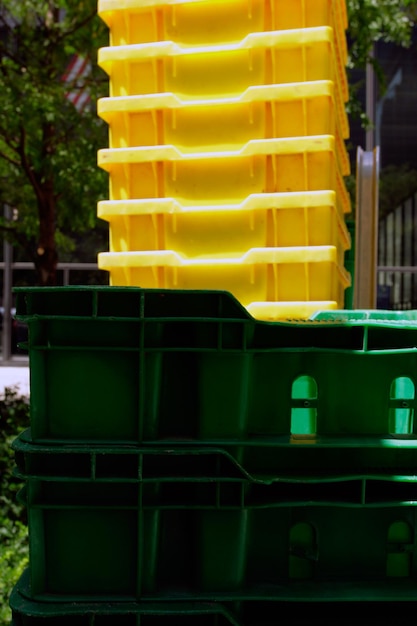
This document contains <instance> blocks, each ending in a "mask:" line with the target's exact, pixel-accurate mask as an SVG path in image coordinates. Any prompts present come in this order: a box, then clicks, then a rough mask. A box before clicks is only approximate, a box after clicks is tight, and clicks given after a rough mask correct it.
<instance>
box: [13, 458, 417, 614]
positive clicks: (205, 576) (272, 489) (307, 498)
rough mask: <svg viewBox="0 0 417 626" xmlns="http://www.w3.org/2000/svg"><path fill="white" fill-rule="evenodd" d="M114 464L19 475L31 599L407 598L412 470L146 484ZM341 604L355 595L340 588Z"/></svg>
mask: <svg viewBox="0 0 417 626" xmlns="http://www.w3.org/2000/svg"><path fill="white" fill-rule="evenodd" d="M106 461H107V463H106ZM112 461H114V458H113V459H106V458H105V455H102V458H101V461H100V463H101V467H102V468H103V467H104V466H106V465H107V467H108V469H109V470H110V472H111V474H112V475H111V477H106V476H104V477H103V476H95V477H94V478H93V479H90V480H84V481H80V480H79V479H77V480H69V479H67V480H65V478H61V480H60V481H59V482H58V481H53V480H52V481H51V480H46V481H45V480H42V479H38V478H33V477H31V476H29V477H27V479H26V487H25V488H24V490H23V492H21V496H20V497H21V499H22V500H23V501H25V502H26V505H27V515H28V526H29V543H30V546H29V548H30V562H31V568H30V583H31V591H30V594H31V597H32V598H34V599H38V600H43V601H48V600H49V601H54V602H57V601H68V600H73V601H94V600H100V599H102V600H104V599H105V600H106V601H107V602H108V601H116V600H122V599H124V600H135V599H137V600H139V599H147V600H156V601H159V602H163V601H172V600H183V601H190V600H196V601H204V600H206V601H214V600H217V601H226V602H227V601H229V602H230V601H238V600H241V599H242V600H263V599H265V592H266V590H268V593H269V594H270V596H271V597H272V598H274V599H275V600H288V599H289V597H291V596H292V597H293V598H294V599H295V597H296V596H298V600H300V601H304V600H312V599H313V597H314V596H312V595H311V594H312V592H313V589H315V590H316V591H317V590H318V589H319V588H320V583H321V582H326V586H328V593H329V595H330V597H331V596H332V595H333V594H337V593H340V589H341V586H342V585H343V584H345V585H346V583H348V582H352V583H354V584H356V585H358V584H359V583H362V593H361V599H362V600H372V599H374V593H375V592H374V589H375V587H376V588H377V589H378V586H379V585H381V586H382V588H383V589H386V590H390V591H391V593H392V594H394V595H395V594H396V593H398V584H397V582H398V578H402V579H404V585H403V586H402V589H401V593H402V594H403V597H404V596H405V597H407V595H408V597H411V596H410V595H409V594H411V593H412V588H414V587H415V580H416V577H417V576H416V573H415V570H414V568H413V565H412V557H411V554H412V553H413V551H414V529H415V502H416V499H417V479H416V477H415V475H413V474H411V475H407V476H392V475H383V476H378V477H373V476H366V475H365V476H364V475H358V474H356V475H353V476H352V475H345V476H343V475H342V476H338V477H336V478H335V477H332V478H331V479H330V480H329V479H328V478H326V477H322V476H317V477H315V476H314V474H312V473H311V475H310V476H308V477H301V476H299V477H292V478H287V477H281V476H279V477H278V478H276V479H275V480H273V479H272V480H269V481H265V480H262V479H257V481H256V482H254V481H251V480H245V479H243V480H239V479H236V478H229V479H227V478H224V477H222V478H219V479H217V480H213V479H212V478H207V477H200V476H199V477H197V478H191V477H186V478H175V477H173V476H172V475H171V474H170V475H169V476H159V477H157V478H151V479H149V478H148V479H147V478H144V477H134V478H132V477H131V476H130V472H129V473H128V476H126V466H122V467H120V466H119V467H117V468H116V467H114V466H113V468H112V469H111V467H112V465H111V464H112ZM156 461H157V459H156ZM155 465H157V463H156V464H155ZM114 474H116V475H115V476H114ZM341 536H342V537H343V542H341V541H340V537H341ZM300 581H303V582H304V583H305V582H306V581H308V582H309V583H310V588H309V589H308V588H307V589H304V590H303V588H302V587H301V589H300V588H299V587H298V583H299V582H300ZM380 591H381V589H380ZM318 593H319V597H320V596H321V597H323V596H322V595H321V594H320V592H318ZM322 593H323V592H322ZM344 598H345V599H347V598H349V599H350V600H355V599H358V598H357V596H356V595H355V590H354V589H352V588H349V585H347V588H346V589H345V596H344ZM315 599H317V598H315Z"/></svg>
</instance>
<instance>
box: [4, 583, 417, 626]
mask: <svg viewBox="0 0 417 626" xmlns="http://www.w3.org/2000/svg"><path fill="white" fill-rule="evenodd" d="M357 595H358V596H361V592H360V589H359V588H358V589H357ZM376 595H377V596H380V595H381V594H378V593H377V594H376ZM398 595H399V594H398ZM27 596H28V572H25V573H24V574H23V576H22V577H21V578H20V580H19V581H18V583H17V584H16V586H15V588H14V590H13V592H12V595H11V598H10V604H11V608H12V609H13V623H12V626H196V624H198V626H276V623H277V622H276V620H277V614H279V615H280V624H282V625H283V626H333V625H334V620H335V619H337V623H338V624H340V625H341V626H351V625H352V624H353V623H355V624H357V625H358V626H369V613H370V612H371V613H372V617H373V618H374V619H375V621H376V622H377V623H378V624H380V625H382V626H392V624H401V626H412V625H413V619H414V614H415V610H416V606H415V601H413V600H412V599H411V600H408V601H407V600H406V599H403V598H399V599H400V600H401V602H400V603H399V602H398V600H397V601H394V602H393V601H392V599H387V598H379V600H378V601H377V600H374V601H373V602H370V603H365V604H364V603H363V602H361V601H360V600H359V601H353V602H352V601H351V602H349V601H346V600H343V599H339V601H337V600H336V601H335V600H334V599H333V598H331V599H330V598H328V597H326V598H324V599H323V601H322V602H320V601H313V602H297V600H295V602H297V605H296V607H295V605H294V600H292V599H291V598H290V599H289V600H288V601H287V602H285V601H275V602H274V601H273V600H272V599H271V598H268V599H267V600H265V601H263V602H262V601H257V602H251V601H246V602H245V601H243V602H242V601H241V602H239V603H227V604H225V603H222V602H189V603H186V602H171V603H169V602H164V603H155V602H139V603H136V602H82V603H81V602H67V603H62V602H61V603H57V602H38V601H33V600H30V599H28V597H27ZM399 614H401V620H399Z"/></svg>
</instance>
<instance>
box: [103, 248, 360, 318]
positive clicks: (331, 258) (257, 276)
mask: <svg viewBox="0 0 417 626" xmlns="http://www.w3.org/2000/svg"><path fill="white" fill-rule="evenodd" d="M339 259H340V256H339ZM98 265H99V268H100V269H104V270H108V271H109V272H110V284H111V285H114V286H139V285H140V286H141V287H143V288H157V289H191V290H192V289H223V290H225V291H229V292H230V293H232V294H233V295H234V296H235V297H236V298H237V299H238V300H239V302H240V303H241V304H243V306H245V307H246V308H247V309H248V310H249V311H253V307H256V306H257V303H263V306H264V309H265V310H264V314H265V316H266V319H269V318H273V317H277V318H279V317H280V316H281V315H280V307H279V305H280V304H281V303H283V304H284V305H285V306H286V307H289V306H292V305H293V306H294V316H296V315H297V311H296V303H302V302H306V303H307V302H308V303H311V302H315V303H316V306H317V303H318V302H322V303H325V302H332V303H333V308H341V307H343V304H344V291H345V289H346V287H348V286H349V284H350V279H349V275H348V274H347V273H346V272H345V271H344V269H343V268H342V266H341V265H338V250H337V248H335V247H334V246H311V247H293V248H253V249H251V250H249V251H248V252H246V253H245V254H243V255H241V256H236V255H231V254H230V253H229V254H226V255H225V256H224V257H219V256H218V255H213V256H211V257H194V258H191V259H190V258H183V257H182V256H181V255H180V254H178V253H177V252H175V251H173V250H156V251H153V252H148V251H145V252H118V253H117V252H102V253H100V254H99V255H98ZM275 303H278V306H276V304H275ZM289 303H293V304H289ZM268 307H269V309H268ZM252 314H253V315H254V317H257V318H258V319H259V317H260V314H261V311H260V310H259V309H257V310H256V313H255V312H253V313H252ZM263 319H265V317H263Z"/></svg>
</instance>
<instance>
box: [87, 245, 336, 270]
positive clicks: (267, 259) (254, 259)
mask: <svg viewBox="0 0 417 626" xmlns="http://www.w3.org/2000/svg"><path fill="white" fill-rule="evenodd" d="M323 262H328V263H335V264H337V248H336V246H306V247H305V246H294V247H291V248H252V249H251V250H248V251H247V252H245V254H243V255H240V256H238V255H230V256H227V257H224V256H221V257H218V256H212V257H209V258H200V257H198V258H192V259H189V258H184V257H182V256H181V255H180V254H179V253H178V252H175V251H174V250H153V251H147V250H146V251H129V252H101V253H100V254H99V267H100V268H101V269H110V268H114V267H161V266H164V267H207V266H210V267H215V266H233V265H235V266H239V265H240V266H241V265H257V264H267V263H268V264H269V263H272V264H281V263H323ZM340 269H341V270H342V269H343V268H340Z"/></svg>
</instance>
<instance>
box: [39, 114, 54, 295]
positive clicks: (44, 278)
mask: <svg viewBox="0 0 417 626" xmlns="http://www.w3.org/2000/svg"><path fill="white" fill-rule="evenodd" d="M54 140H55V128H54V126H53V125H52V124H50V123H48V122H45V124H44V125H43V129H42V157H43V162H44V163H43V167H42V170H41V173H40V174H41V176H40V177H39V176H38V191H37V194H36V195H37V200H38V214H39V240H38V246H37V249H36V260H35V267H36V271H37V273H38V282H39V284H40V285H41V286H48V285H52V286H53V285H56V279H57V276H56V267H57V264H58V253H57V250H56V243H55V230H56V209H57V207H56V198H55V186H54V175H53V172H52V170H51V169H50V164H49V159H50V157H51V156H52V154H53V152H54ZM48 166H49V167H48Z"/></svg>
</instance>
